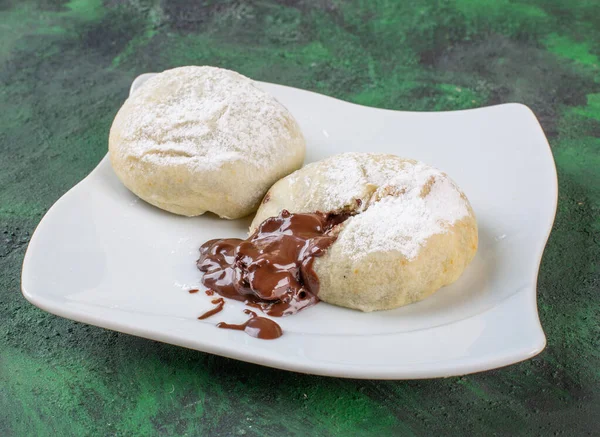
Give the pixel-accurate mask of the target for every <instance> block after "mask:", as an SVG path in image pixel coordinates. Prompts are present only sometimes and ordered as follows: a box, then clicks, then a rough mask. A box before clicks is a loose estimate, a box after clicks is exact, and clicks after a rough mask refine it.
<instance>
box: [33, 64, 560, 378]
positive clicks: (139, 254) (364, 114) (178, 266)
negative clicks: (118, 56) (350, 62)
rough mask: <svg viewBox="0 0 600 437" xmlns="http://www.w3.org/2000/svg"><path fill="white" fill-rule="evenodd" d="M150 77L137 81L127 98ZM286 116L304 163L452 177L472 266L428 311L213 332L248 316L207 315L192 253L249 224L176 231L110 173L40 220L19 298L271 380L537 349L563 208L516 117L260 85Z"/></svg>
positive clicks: (524, 123) (443, 368)
mask: <svg viewBox="0 0 600 437" xmlns="http://www.w3.org/2000/svg"><path fill="white" fill-rule="evenodd" d="M148 77H149V75H142V76H140V77H138V78H137V79H136V80H135V82H134V83H133V85H132V90H133V89H135V88H136V87H137V86H139V85H140V84H141V83H142V82H143V81H144V80H146V79H147V78H148ZM261 86H262V87H264V89H265V90H267V91H269V92H271V93H272V94H273V95H275V97H277V99H279V101H281V102H282V103H283V104H284V105H285V106H287V107H288V108H289V109H290V111H291V112H292V113H293V114H294V116H295V117H296V119H297V120H298V122H299V123H300V125H301V127H302V130H303V132H304V134H305V136H306V139H307V142H308V155H307V161H308V162H310V161H315V160H319V159H322V158H324V157H326V156H328V155H332V154H336V153H341V152H348V151H370V152H386V153H394V154H397V155H401V156H405V157H410V158H416V159H420V160H422V161H425V162H427V163H429V164H432V165H434V166H436V167H439V168H440V169H442V170H444V171H446V172H447V173H448V174H449V175H450V176H451V177H452V178H453V179H454V180H455V181H456V182H457V183H458V184H459V185H460V186H461V187H462V188H463V190H464V191H465V193H466V194H467V196H468V197H469V199H470V201H471V203H472V205H473V208H474V210H475V213H476V215H477V218H478V222H479V230H480V247H479V251H478V253H477V256H476V257H475V260H474V261H473V262H472V264H471V265H470V266H469V267H468V269H467V270H466V272H465V273H464V275H463V276H462V277H461V278H460V280H459V281H458V282H456V283H455V284H453V285H451V286H449V287H446V288H444V289H442V290H440V291H439V292H438V293H436V294H434V295H433V296H432V297H430V298H428V299H426V300H425V301H422V302H419V303H416V304H413V305H409V306H407V307H404V308H399V309H397V310H392V311H384V312H375V313H370V314H365V313H360V312H358V311H353V310H349V309H344V308H339V307H335V306H332V305H328V304H325V303H320V304H318V305H316V306H315V307H312V308H309V309H307V310H305V311H302V312H300V313H299V314H297V315H294V316H292V317H287V318H282V319H278V320H277V322H278V323H279V324H280V325H281V327H282V328H283V330H284V332H285V334H284V336H283V337H281V338H279V339H277V340H271V341H266V340H259V339H255V338H252V337H250V336H248V335H246V334H245V333H243V332H239V331H230V330H224V329H218V328H216V327H215V324H216V323H217V322H218V321H227V322H230V323H241V322H243V321H245V320H246V316H245V315H244V314H243V313H242V304H241V303H239V302H227V304H226V306H225V310H224V311H223V312H222V313H219V314H218V315H216V316H213V317H211V318H209V319H206V320H203V321H199V320H197V316H198V315H199V314H201V313H202V312H204V311H205V310H207V309H209V308H212V305H211V304H210V299H209V298H208V297H207V296H205V295H204V294H203V293H197V294H189V293H187V290H188V289H189V288H193V287H199V284H200V282H199V280H200V273H199V272H198V270H197V269H196V266H195V261H196V258H197V256H198V247H199V246H200V245H201V244H202V243H203V242H205V241H206V240H209V239H211V238H216V237H243V236H245V233H246V229H247V226H248V224H249V220H237V221H227V220H220V219H218V218H216V217H214V216H212V215H206V216H203V217H196V218H185V217H179V216H176V215H172V214H169V213H167V212H163V211H161V210H159V209H157V208H154V207H152V206H150V205H148V204H146V203H144V202H143V201H141V200H138V198H137V197H135V196H134V195H133V194H131V193H130V192H129V191H128V190H127V189H126V188H125V187H124V186H123V185H121V183H120V182H119V180H118V179H117V177H116V176H115V174H114V173H113V171H112V169H111V166H110V163H109V161H108V159H107V158H104V159H103V160H102V162H100V164H99V165H98V167H96V169H95V170H94V171H93V172H92V173H91V174H90V175H89V176H88V177H87V178H85V179H84V180H83V181H82V182H81V183H79V184H78V185H77V186H76V187H74V188H73V189H72V190H70V191H69V192H68V193H67V194H65V195H64V196H63V197H62V198H61V199H60V200H59V201H57V202H56V204H55V205H54V206H53V207H52V208H51V209H50V210H49V211H48V213H47V214H46V216H45V217H44V218H43V220H42V221H41V223H40V224H39V226H38V228H37V230H36V231H35V234H34V235H33V236H32V238H31V242H30V244H29V248H28V249H27V253H26V256H25V261H24V265H23V274H22V289H23V294H24V295H25V297H26V298H27V299H28V300H29V301H30V302H31V303H33V304H34V305H37V306H38V307H40V308H42V309H44V310H46V311H49V312H51V313H54V314H57V315H60V316H63V317H67V318H70V319H73V320H77V321H80V322H84V323H89V324H92V325H98V326H102V327H104V328H108V329H114V330H116V331H121V332H125V333H128V334H133V335H138V336H141V337H146V338H151V339H154V340H159V341H163V342H167V343H173V344H176V345H180V346H184V347H188V348H192V349H197V350H200V351H205V352H210V353H214V354H218V355H223V356H226V357H231V358H236V359H239V360H245V361H249V362H253V363H258V364H263V365H266V366H272V367H277V368H281V369H288V370H294V371H299V372H306V373H314V374H320V375H332V376H342V377H352V378H381V379H384V378H390V379H408V378H429V377H441V376H450V375H460V374H466V373H471V372H477V371H481V370H487V369H493V368H496V367H500V366H505V365H507V364H511V363H515V362H518V361H521V360H525V359H527V358H530V357H532V356H534V355H536V354H537V353H539V352H540V351H541V350H542V349H543V348H544V346H545V342H546V339H545V337H544V333H543V331H542V328H541V326H540V322H539V319H538V315H537V307H536V281H537V274H538V268H539V264H540V259H541V256H542V252H543V249H544V246H545V244H546V240H547V238H548V235H549V233H550V229H551V227H552V222H553V220H554V214H555V211H556V202H557V180H556V170H555V167H554V161H553V159H552V154H551V152H550V148H549V146H548V142H547V141H546V138H545V136H544V134H543V132H542V129H541V128H540V125H539V123H538V121H537V120H536V118H535V116H534V115H533V113H532V112H531V111H530V110H529V109H528V108H527V107H525V106H523V105H519V104H506V105H500V106H493V107H488V108H481V109H473V110H467V111H456V112H437V113H413V112H398V111H389V110H382V109H375V108H368V107H363V106H358V105H353V104H350V103H347V102H343V101H340V100H336V99H333V98H330V97H326V96H322V95H319V94H315V93H311V92H308V91H302V90H298V89H294V88H288V87H285V86H280V85H273V84H266V83H265V84H261Z"/></svg>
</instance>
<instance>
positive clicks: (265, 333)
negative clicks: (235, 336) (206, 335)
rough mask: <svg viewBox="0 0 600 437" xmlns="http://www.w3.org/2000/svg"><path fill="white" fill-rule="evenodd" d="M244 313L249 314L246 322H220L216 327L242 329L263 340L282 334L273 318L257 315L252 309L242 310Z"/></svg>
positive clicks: (272, 338)
mask: <svg viewBox="0 0 600 437" xmlns="http://www.w3.org/2000/svg"><path fill="white" fill-rule="evenodd" d="M244 313H246V314H248V315H249V316H250V318H249V319H248V320H247V321H246V323H242V324H241V325H232V324H229V323H225V322H221V323H218V324H217V328H222V329H234V330H237V331H244V332H245V333H246V334H248V335H249V336H250V337H255V338H261V339H263V340H274V339H276V338H279V337H281V336H282V335H283V331H282V330H281V327H280V326H279V325H278V324H277V323H275V322H274V321H273V320H270V319H267V318H265V317H259V316H257V315H256V313H255V312H254V311H250V310H244Z"/></svg>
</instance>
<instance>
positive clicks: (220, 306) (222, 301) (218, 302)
mask: <svg viewBox="0 0 600 437" xmlns="http://www.w3.org/2000/svg"><path fill="white" fill-rule="evenodd" d="M210 303H212V304H215V305H217V306H216V307H214V308H213V309H212V310H208V311H207V312H205V313H204V314H202V315H201V316H200V317H198V320H204V319H208V318H209V317H210V316H212V315H214V314H217V313H219V312H221V310H222V309H223V307H224V306H225V299H223V298H222V297H220V298H218V299H213V300H211V301H210Z"/></svg>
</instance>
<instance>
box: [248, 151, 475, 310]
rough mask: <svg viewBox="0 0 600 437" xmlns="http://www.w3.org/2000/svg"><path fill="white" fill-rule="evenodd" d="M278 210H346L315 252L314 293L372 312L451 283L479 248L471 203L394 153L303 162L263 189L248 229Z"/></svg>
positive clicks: (446, 181) (441, 178) (433, 172)
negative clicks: (331, 237) (331, 238)
mask: <svg viewBox="0 0 600 437" xmlns="http://www.w3.org/2000/svg"><path fill="white" fill-rule="evenodd" d="M282 209H287V210H288V211H290V212H293V213H299V212H315V211H321V212H334V213H339V212H350V213H353V214H355V215H353V216H352V217H350V218H349V219H347V220H346V221H345V222H343V223H341V224H340V225H339V226H338V228H336V229H334V232H339V234H338V238H337V240H336V241H335V242H334V243H333V245H332V246H331V247H330V248H329V249H328V251H327V253H326V254H325V255H324V256H322V257H319V258H316V260H315V263H314V270H315V272H316V273H317V275H318V277H319V281H320V289H319V298H320V299H321V300H323V301H325V302H329V303H332V304H336V305H340V306H344V307H349V308H356V309H360V310H362V311H374V310H384V309H391V308H396V307H399V306H402V305H406V304H409V303H412V302H416V301H419V300H421V299H424V298H425V297H427V296H429V295H431V294H432V293H433V292H435V291H436V290H438V289H439V288H440V287H443V286H444V285H448V284H450V283H452V282H454V281H455V280H456V279H458V277H459V276H460V275H461V274H462V272H463V271H464V269H465V267H466V266H467V265H468V264H469V262H470V261H471V260H472V259H473V257H474V255H475V252H476V251H477V242H478V235H477V222H476V221H475V216H474V214H473V210H472V209H471V206H470V204H469V201H468V200H467V198H466V197H465V195H464V194H463V193H462V192H461V190H460V189H459V188H458V186H457V185H456V184H455V183H454V182H453V181H452V180H451V179H450V178H449V177H448V176H447V175H446V174H445V173H442V172H441V171H439V170H437V169H435V168H433V167H430V166H428V165H426V164H423V163H421V162H417V161H413V160H408V159H401V158H399V157H397V156H393V155H381V154H370V153H346V154H342V155H336V156H332V157H329V158H327V159H325V160H323V161H319V162H315V163H312V164H309V165H307V166H305V167H304V168H302V169H301V170H298V171H296V172H294V173H292V174H291V175H289V176H288V177H286V178H284V179H282V180H280V181H278V182H277V183H276V184H275V185H273V187H272V188H271V189H270V190H269V192H268V193H267V195H266V196H265V199H264V200H263V203H262V205H261V206H260V208H259V210H258V212H257V214H256V217H255V219H254V221H253V222H252V225H251V230H252V229H254V228H255V227H256V226H258V224H260V223H261V222H262V221H263V220H265V219H266V218H268V217H271V216H275V215H277V214H278V213H279V211H281V210H282Z"/></svg>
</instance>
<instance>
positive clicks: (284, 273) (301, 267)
mask: <svg viewBox="0 0 600 437" xmlns="http://www.w3.org/2000/svg"><path fill="white" fill-rule="evenodd" d="M349 216H350V215H349V214H337V215H334V214H323V213H319V212H317V213H314V214H291V213H289V212H288V211H286V210H283V211H282V212H281V214H279V216H277V217H272V218H269V219H267V220H265V221H264V222H262V223H261V224H260V226H259V227H258V229H257V230H256V232H254V233H253V234H252V235H251V236H250V237H249V238H248V239H246V240H241V239H238V238H226V239H217V240H210V241H207V242H206V243H204V244H203V245H202V247H200V259H198V262H197V265H198V269H199V270H200V271H201V272H204V276H203V278H202V283H203V284H204V285H205V286H206V287H208V288H210V289H211V290H214V291H216V292H217V293H219V294H220V295H221V296H224V297H227V298H230V299H235V300H240V301H244V302H246V304H247V305H250V306H252V307H255V308H259V309H261V310H262V311H264V312H265V313H267V314H269V315H270V316H276V317H279V316H286V315H289V314H294V313H296V312H298V311H300V310H302V309H303V308H306V307H309V306H311V305H314V304H316V303H317V302H318V301H319V298H318V297H317V294H318V292H319V279H318V278H317V275H316V273H315V271H314V270H313V262H314V259H315V258H316V257H318V256H322V255H323V254H324V253H325V250H326V249H327V248H328V247H329V246H331V244H332V243H333V242H334V241H335V239H336V238H337V233H336V232H335V229H334V228H335V226H336V225H338V224H339V223H341V222H343V221H344V220H346V219H347V218H348V217H349ZM251 320H252V319H251ZM265 320H268V319H265ZM269 322H272V321H270V320H269ZM252 323H254V324H257V323H262V322H252ZM272 323H274V322H272ZM240 326H241V325H240ZM259 338H260V337H259Z"/></svg>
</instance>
